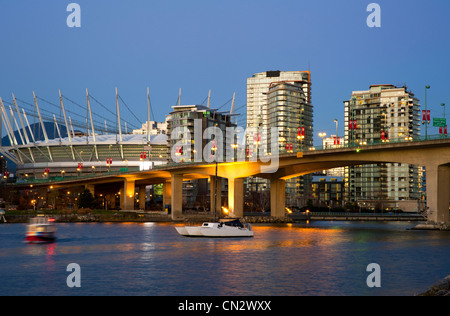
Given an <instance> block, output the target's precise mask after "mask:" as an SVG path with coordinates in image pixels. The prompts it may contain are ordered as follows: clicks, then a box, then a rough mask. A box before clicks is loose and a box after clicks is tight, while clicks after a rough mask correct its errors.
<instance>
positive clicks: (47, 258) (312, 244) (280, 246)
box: [0, 222, 450, 295]
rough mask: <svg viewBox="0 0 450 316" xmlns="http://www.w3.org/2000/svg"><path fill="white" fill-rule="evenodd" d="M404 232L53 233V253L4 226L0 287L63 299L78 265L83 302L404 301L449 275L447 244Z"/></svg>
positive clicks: (117, 228)
mask: <svg viewBox="0 0 450 316" xmlns="http://www.w3.org/2000/svg"><path fill="white" fill-rule="evenodd" d="M410 226H411V224H408V223H401V224H398V223H397V224H391V223H345V222H334V223H329V222H312V223H309V224H289V225H253V229H254V231H255V237H254V238H250V239H248V238H231V239H191V238H185V237H182V236H180V235H178V233H177V232H176V230H175V226H174V225H172V224H156V223H145V224H132V223H126V224H98V223H96V224H61V225H59V227H58V237H59V238H60V239H59V241H58V242H57V243H55V244H51V245H25V244H23V243H22V240H23V239H22V237H23V232H22V231H20V229H21V228H23V227H21V226H9V227H7V226H5V227H7V228H6V229H10V230H11V231H6V230H4V229H5V228H4V227H0V234H1V236H2V241H3V243H1V244H0V271H8V273H7V274H5V273H4V272H3V273H2V272H0V273H2V274H0V279H1V280H2V282H1V283H0V287H1V288H7V289H10V290H9V292H8V294H14V293H16V294H20V295H28V294H31V295H32V294H43V295H45V293H47V292H48V291H49V288H52V291H53V292H52V293H53V294H66V293H65V292H64V291H65V290H66V287H62V288H61V284H63V285H65V277H67V275H66V274H65V273H64V272H65V268H66V266H67V264H69V263H71V262H76V263H79V264H80V265H81V267H82V271H83V287H82V289H81V290H80V291H81V293H82V294H83V295H92V294H94V295H98V294H105V295H392V294H394V295H403V294H407V295H408V294H413V292H415V291H416V290H415V289H422V288H425V287H426V286H428V285H430V283H434V281H435V280H438V279H440V278H442V277H443V276H445V275H447V274H448V265H447V264H446V262H448V260H450V242H449V241H450V234H448V233H442V232H417V231H408V230H407V228H408V227H410ZM2 229H3V231H2ZM372 262H376V263H379V264H380V265H381V267H382V271H383V287H382V288H381V289H379V290H376V291H371V290H369V289H368V288H367V286H366V284H365V281H366V277H367V273H366V267H367V265H368V264H369V263H372ZM430 266H431V267H432V269H430Z"/></svg>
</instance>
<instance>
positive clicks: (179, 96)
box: [178, 88, 181, 106]
mask: <svg viewBox="0 0 450 316" xmlns="http://www.w3.org/2000/svg"><path fill="white" fill-rule="evenodd" d="M178 105H179V106H180V105H181V88H180V92H179V93H178Z"/></svg>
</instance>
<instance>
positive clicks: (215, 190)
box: [209, 176, 222, 216]
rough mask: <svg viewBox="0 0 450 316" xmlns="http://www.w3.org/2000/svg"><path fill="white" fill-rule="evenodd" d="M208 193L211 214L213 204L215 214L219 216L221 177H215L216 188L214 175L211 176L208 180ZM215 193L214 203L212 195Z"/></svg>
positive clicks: (220, 210)
mask: <svg viewBox="0 0 450 316" xmlns="http://www.w3.org/2000/svg"><path fill="white" fill-rule="evenodd" d="M209 188H210V190H209V194H210V196H211V199H210V200H211V208H210V210H211V214H213V213H214V205H215V207H216V215H217V216H219V214H221V212H222V178H220V177H217V188H216V177H215V176H211V177H210V180H209ZM216 194H217V198H216V203H215V204H214V197H215V196H216Z"/></svg>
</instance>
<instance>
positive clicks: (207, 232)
mask: <svg viewBox="0 0 450 316" xmlns="http://www.w3.org/2000/svg"><path fill="white" fill-rule="evenodd" d="M175 228H176V230H177V232H178V233H179V234H180V235H182V236H185V237H210V238H212V237H216V238H226V237H253V236H254V233H253V231H252V226H251V225H250V224H247V223H246V222H245V221H244V220H243V219H223V220H220V221H219V222H214V223H203V225H202V226H184V227H175Z"/></svg>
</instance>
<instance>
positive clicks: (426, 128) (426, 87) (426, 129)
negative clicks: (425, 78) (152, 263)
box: [425, 86, 430, 140]
mask: <svg viewBox="0 0 450 316" xmlns="http://www.w3.org/2000/svg"><path fill="white" fill-rule="evenodd" d="M428 89H430V86H425V115H426V116H425V140H427V139H428V124H429V122H428V112H427V90H428Z"/></svg>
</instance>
